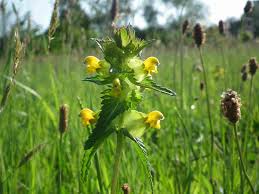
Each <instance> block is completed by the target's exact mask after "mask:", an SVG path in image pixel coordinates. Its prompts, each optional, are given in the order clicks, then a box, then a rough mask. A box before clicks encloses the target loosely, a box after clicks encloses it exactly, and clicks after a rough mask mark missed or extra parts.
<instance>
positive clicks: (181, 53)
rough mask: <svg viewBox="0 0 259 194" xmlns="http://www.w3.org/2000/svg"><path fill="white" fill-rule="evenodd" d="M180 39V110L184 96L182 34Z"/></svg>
mask: <svg viewBox="0 0 259 194" xmlns="http://www.w3.org/2000/svg"><path fill="white" fill-rule="evenodd" d="M180 36H181V38H180V41H181V42H180V71H181V74H180V75H181V78H180V79H181V89H180V91H181V107H182V108H184V107H183V96H184V94H183V86H184V79H183V77H184V75H183V74H184V72H183V38H184V37H183V34H182V33H181V35H180Z"/></svg>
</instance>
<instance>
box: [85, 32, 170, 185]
mask: <svg viewBox="0 0 259 194" xmlns="http://www.w3.org/2000/svg"><path fill="white" fill-rule="evenodd" d="M95 41H96V42H97V44H98V46H99V48H100V49H101V50H102V52H103V59H101V60H100V63H101V65H100V66H101V68H100V69H98V71H96V74H95V75H94V76H92V77H86V78H85V79H84V80H83V81H89V82H93V83H96V84H98V85H105V86H106V89H105V90H104V91H103V92H102V97H101V98H102V102H101V104H102V106H101V110H100V113H99V115H98V117H99V118H98V120H97V122H96V124H95V126H93V127H94V128H93V129H92V132H91V134H90V135H89V137H88V139H87V140H86V142H85V145H84V148H85V150H90V155H89V157H88V159H84V161H85V162H84V164H83V169H82V172H83V175H84V176H86V174H87V170H88V167H89V166H90V161H91V158H92V157H93V156H94V154H95V153H96V151H97V149H98V147H99V146H100V145H101V144H102V143H103V141H104V140H105V139H106V138H107V137H109V135H111V134H112V133H115V132H117V133H123V134H124V136H126V137H128V138H130V139H131V140H133V141H134V142H135V143H136V145H137V147H139V148H140V149H141V150H142V151H140V152H138V153H139V154H144V157H143V156H142V158H145V161H146V164H149V162H148V161H147V157H146V150H145V146H144V144H143V142H142V141H141V140H140V139H138V138H139V137H141V136H142V135H143V133H144V131H145V129H146V128H148V127H149V126H148V125H147V124H146V123H145V119H146V116H147V114H145V113H141V112H138V111H136V110H135V109H136V108H137V105H138V104H139V103H140V102H141V100H142V93H143V92H144V91H145V89H146V88H148V89H152V90H155V91H158V92H161V93H165V94H168V95H170V96H175V93H174V92H173V91H172V90H170V89H167V88H165V87H162V86H159V85H158V84H156V82H155V81H154V80H152V77H151V75H150V74H149V75H148V73H147V72H145V71H144V61H143V60H142V59H141V58H140V56H139V54H140V52H141V50H142V49H143V48H145V47H146V46H147V45H148V44H150V43H151V42H150V41H144V40H140V39H138V38H136V36H135V32H134V30H133V28H132V27H122V28H119V29H116V30H115V32H114V37H113V39H111V38H106V39H103V40H99V39H95ZM151 65H153V64H151ZM149 174H150V172H149ZM150 181H151V183H152V179H151V174H150Z"/></svg>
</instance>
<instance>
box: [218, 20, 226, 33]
mask: <svg viewBox="0 0 259 194" xmlns="http://www.w3.org/2000/svg"><path fill="white" fill-rule="evenodd" d="M218 28H219V33H220V34H221V35H222V36H224V35H225V24H224V22H223V21H222V20H220V21H219V26H218Z"/></svg>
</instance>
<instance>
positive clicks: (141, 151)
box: [123, 130, 154, 194]
mask: <svg viewBox="0 0 259 194" xmlns="http://www.w3.org/2000/svg"><path fill="white" fill-rule="evenodd" d="M123 133H124V135H125V136H126V137H128V138H129V139H131V140H132V141H133V142H134V143H135V146H134V148H135V150H136V152H137V154H138V156H139V157H140V160H141V163H142V164H143V166H144V167H145V172H146V174H147V176H148V178H149V182H150V187H151V190H152V194H153V193H154V184H153V176H152V167H151V164H150V162H149V160H148V155H147V149H146V146H145V144H144V143H143V141H142V140H141V139H140V138H135V137H133V136H132V135H131V134H130V133H129V132H128V131H127V130H123Z"/></svg>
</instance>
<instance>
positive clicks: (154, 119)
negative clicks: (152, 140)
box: [145, 110, 164, 129]
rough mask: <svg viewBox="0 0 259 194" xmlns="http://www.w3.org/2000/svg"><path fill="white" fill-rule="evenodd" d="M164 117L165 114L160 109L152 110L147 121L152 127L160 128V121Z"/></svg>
mask: <svg viewBox="0 0 259 194" xmlns="http://www.w3.org/2000/svg"><path fill="white" fill-rule="evenodd" d="M163 119H164V115H163V114H162V113H161V112H159V111H156V110H155V111H152V112H150V113H148V115H147V117H146V121H145V123H147V124H149V126H150V127H152V128H156V129H160V121H161V120H163Z"/></svg>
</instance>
